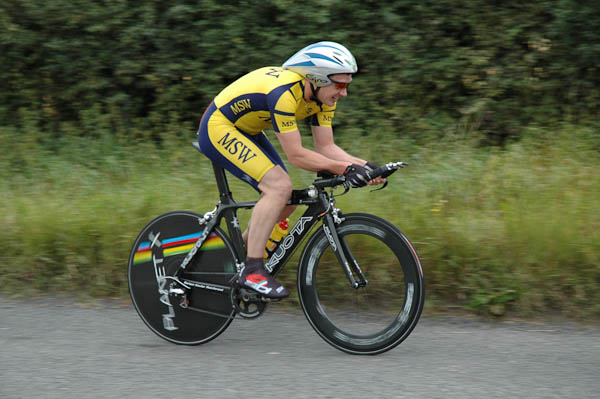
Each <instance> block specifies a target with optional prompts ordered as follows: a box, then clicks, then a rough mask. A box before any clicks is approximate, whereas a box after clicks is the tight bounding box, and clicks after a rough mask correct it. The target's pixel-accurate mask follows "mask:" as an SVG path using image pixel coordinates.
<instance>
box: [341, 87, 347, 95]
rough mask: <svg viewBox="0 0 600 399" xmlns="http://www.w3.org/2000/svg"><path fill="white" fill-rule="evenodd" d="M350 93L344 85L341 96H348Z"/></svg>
mask: <svg viewBox="0 0 600 399" xmlns="http://www.w3.org/2000/svg"><path fill="white" fill-rule="evenodd" d="M347 95H348V89H347V88H346V87H344V88H343V89H342V91H340V96H342V97H346V96H347Z"/></svg>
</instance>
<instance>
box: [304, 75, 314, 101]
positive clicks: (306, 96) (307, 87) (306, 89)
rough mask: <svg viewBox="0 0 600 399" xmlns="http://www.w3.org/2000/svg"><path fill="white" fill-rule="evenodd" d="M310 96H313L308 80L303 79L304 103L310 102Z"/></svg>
mask: <svg viewBox="0 0 600 399" xmlns="http://www.w3.org/2000/svg"><path fill="white" fill-rule="evenodd" d="M312 95H313V90H312V85H311V84H310V82H309V81H308V79H304V101H306V102H307V103H309V102H310V101H311V100H310V98H311V97H312Z"/></svg>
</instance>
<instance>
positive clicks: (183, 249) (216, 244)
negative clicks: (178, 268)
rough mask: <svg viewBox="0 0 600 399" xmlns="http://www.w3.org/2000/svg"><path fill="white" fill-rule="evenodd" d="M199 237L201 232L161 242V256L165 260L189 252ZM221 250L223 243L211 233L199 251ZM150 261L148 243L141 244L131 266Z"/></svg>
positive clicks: (150, 254) (150, 255)
mask: <svg viewBox="0 0 600 399" xmlns="http://www.w3.org/2000/svg"><path fill="white" fill-rule="evenodd" d="M201 235H202V231H199V232H197V233H194V234H188V235H184V236H180V237H174V238H168V239H166V240H162V250H163V256H164V257H165V258H166V257H169V256H173V255H179V254H185V253H188V252H190V251H191V249H192V248H193V247H194V244H195V243H196V241H197V240H198V238H200V236H201ZM221 248H225V243H224V242H223V240H222V239H221V238H220V237H219V236H217V235H216V234H215V233H211V234H210V235H209V236H208V237H207V239H206V241H204V244H202V247H200V251H211V250H215V249H221ZM151 259H152V251H151V248H150V241H145V242H141V243H140V245H139V246H138V248H137V251H136V253H135V255H134V257H133V264H134V265H135V264H138V263H144V262H149V261H150V260H151Z"/></svg>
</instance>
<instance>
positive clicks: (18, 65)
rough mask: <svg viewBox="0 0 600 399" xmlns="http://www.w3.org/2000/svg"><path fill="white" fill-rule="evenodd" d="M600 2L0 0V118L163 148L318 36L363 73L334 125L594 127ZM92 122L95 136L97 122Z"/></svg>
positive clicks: (502, 133) (499, 134) (495, 137)
mask: <svg viewBox="0 0 600 399" xmlns="http://www.w3.org/2000/svg"><path fill="white" fill-rule="evenodd" d="M599 24H600V6H599V5H598V3H596V2H579V1H575V0H547V1H540V2H532V3H524V2H518V1H504V2H501V3H498V2H490V1H486V0H475V1H470V2H468V3H465V2H463V1H457V0H436V1H433V0H427V1H407V0H403V1H398V0H395V1H362V0H361V1H354V2H348V1H347V0H346V1H340V0H330V1H325V2H323V1H314V0H308V1H306V2H304V3H303V4H302V6H301V7H300V6H299V5H298V4H296V3H294V2H292V1H289V0H261V1H253V0H247V1H243V2H239V1H222V0H221V1H215V0H195V1H192V0H173V1H170V2H168V3H165V2H159V1H155V0H142V1H135V2H133V1H127V0H110V1H102V2H83V1H79V0H77V1H74V0H55V1H52V2H45V1H41V0H32V1H28V2H21V1H16V0H8V1H4V2H2V4H1V5H0V54H2V65H3V67H2V69H0V98H2V99H3V101H2V102H1V104H0V120H2V121H3V122H2V124H5V125H11V126H19V125H21V124H22V123H23V121H22V120H21V118H20V114H19V112H18V111H19V110H20V109H23V108H27V109H28V110H29V111H30V112H33V113H35V114H36V116H37V125H38V127H39V128H41V129H42V130H43V131H44V132H46V133H47V134H51V135H52V136H54V137H56V136H65V135H69V136H70V135H94V134H99V133H98V132H99V131H104V133H107V134H118V135H121V136H126V137H129V138H134V139H148V138H152V139H154V140H155V141H160V140H161V132H163V130H164V128H165V125H169V124H179V125H180V126H186V129H187V128H189V129H191V130H193V127H194V126H195V125H196V124H197V122H198V119H199V117H200V115H201V114H202V112H203V109H204V108H205V107H206V105H207V104H208V103H209V102H210V101H211V99H212V98H213V97H214V96H215V95H216V94H217V93H218V92H219V90H220V89H222V88H223V87H224V86H225V85H226V84H228V83H230V82H231V81H233V80H234V79H235V78H237V77H238V76H240V75H242V74H244V73H246V72H247V71H249V70H251V69H254V68H257V67H260V66H265V65H277V64H281V63H282V62H283V61H284V60H285V59H286V58H287V57H289V56H290V55H291V54H293V53H294V52H295V51H296V50H298V49H299V48H301V47H302V46H304V45H306V44H308V43H311V42H315V41H318V40H335V41H339V42H342V43H344V44H346V45H347V46H348V47H349V48H350V49H351V50H352V51H353V52H354V53H355V55H356V56H357V59H358V61H359V65H360V73H359V76H357V78H356V80H355V84H354V85H353V86H352V89H351V91H350V94H351V95H350V96H349V97H348V98H347V99H346V100H345V101H343V102H341V103H340V111H339V113H338V116H340V117H339V118H336V123H338V125H339V127H341V128H343V129H345V128H356V129H360V130H364V131H367V132H371V131H378V130H380V131H389V130H392V131H394V132H395V133H394V134H397V135H400V134H402V135H411V136H413V137H423V136H426V137H432V136H433V137H440V136H447V135H452V134H456V133H457V132H460V133H461V134H463V133H466V134H469V135H473V136H475V137H480V138H481V139H483V140H484V142H488V143H503V142H505V141H506V139H507V138H510V137H519V136H520V135H521V134H522V133H523V130H522V127H523V126H528V125H550V124H552V123H555V122H556V121H560V120H565V119H570V120H572V121H586V120H587V121H590V122H591V123H594V124H597V118H595V116H596V115H597V114H598V111H599V108H600V89H598V87H600V82H599V81H598V80H599V79H600V78H599V77H598V76H600V74H599V73H598V65H599V64H600V45H599V44H598V43H600V33H599V32H598V30H597V29H596V27H597V26H598V25H599ZM96 115H102V122H103V123H102V124H96V122H97V121H96Z"/></svg>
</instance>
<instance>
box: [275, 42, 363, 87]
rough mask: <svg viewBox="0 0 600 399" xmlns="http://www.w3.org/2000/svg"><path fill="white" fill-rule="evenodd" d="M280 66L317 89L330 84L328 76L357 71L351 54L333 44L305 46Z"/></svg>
mask: <svg viewBox="0 0 600 399" xmlns="http://www.w3.org/2000/svg"><path fill="white" fill-rule="evenodd" d="M282 66H283V67H284V68H286V69H289V70H291V71H294V72H296V73H297V74H299V75H302V76H303V77H305V78H306V79H308V80H309V81H310V82H311V83H312V84H314V85H315V86H317V87H322V86H326V85H328V84H330V83H332V81H331V79H329V75H334V74H336V73H356V72H357V71H358V67H357V66H356V60H355V59H354V56H353V55H352V53H351V52H350V51H348V49H347V48H346V47H344V46H342V45H341V44H339V43H335V42H319V43H315V44H311V45H310V46H306V47H304V48H303V49H302V50H300V51H298V52H297V53H296V54H294V55H293V56H291V57H290V58H289V59H288V60H287V61H286V62H284V63H283V65H282Z"/></svg>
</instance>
